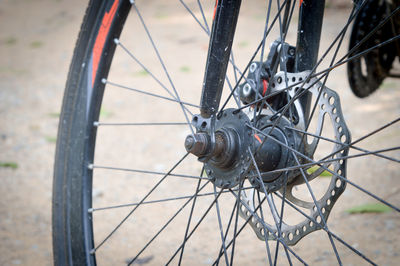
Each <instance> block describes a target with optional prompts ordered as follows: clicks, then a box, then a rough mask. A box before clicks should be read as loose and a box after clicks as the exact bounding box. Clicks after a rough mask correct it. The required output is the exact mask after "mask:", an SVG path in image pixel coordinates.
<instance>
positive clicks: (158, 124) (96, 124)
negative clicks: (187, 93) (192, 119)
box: [93, 121, 187, 127]
mask: <svg viewBox="0 0 400 266" xmlns="http://www.w3.org/2000/svg"><path fill="white" fill-rule="evenodd" d="M93 125H94V126H95V127H99V126H186V125H187V123H186V122H165V123H106V122H98V121H95V122H93Z"/></svg>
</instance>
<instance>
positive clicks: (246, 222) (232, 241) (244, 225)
mask: <svg viewBox="0 0 400 266" xmlns="http://www.w3.org/2000/svg"><path fill="white" fill-rule="evenodd" d="M239 198H240V196H239V197H237V198H236V199H237V201H238V199H239ZM265 199H266V197H264V198H263V200H262V201H261V202H260V204H259V205H258V206H257V208H255V210H254V211H255V212H257V211H258V209H259V208H260V206H261V204H262V203H264V201H265ZM239 201H240V200H239ZM238 206H239V203H238ZM237 213H238V212H237ZM251 218H252V217H249V218H247V219H246V221H245V222H244V224H243V225H242V226H241V227H240V229H239V231H237V233H236V232H235V234H234V235H233V239H232V240H231V241H230V242H229V243H228V245H227V246H226V248H229V247H230V246H231V245H234V243H235V240H236V238H237V237H238V236H239V235H240V233H241V232H242V231H243V229H244V228H245V227H246V225H247V224H248V223H249V222H250V220H251ZM222 255H223V250H222V248H221V250H220V253H219V255H218V258H217V259H216V260H215V261H214V263H213V264H212V265H213V266H214V265H218V263H219V259H220V258H221V257H222Z"/></svg>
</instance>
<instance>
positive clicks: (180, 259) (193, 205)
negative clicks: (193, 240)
mask: <svg viewBox="0 0 400 266" xmlns="http://www.w3.org/2000/svg"><path fill="white" fill-rule="evenodd" d="M203 172H204V166H203V168H202V169H201V175H203ZM200 183H201V180H199V182H198V183H197V188H196V192H195V198H194V200H193V203H192V208H190V214H189V218H188V222H187V225H186V230H185V236H184V237H183V247H182V250H181V254H180V256H179V263H178V265H181V262H182V257H183V251H184V249H185V243H186V241H185V240H186V237H187V233H188V232H189V227H190V222H191V221H192V216H193V212H194V207H195V206H196V201H197V197H198V195H199V194H198V193H199V187H200Z"/></svg>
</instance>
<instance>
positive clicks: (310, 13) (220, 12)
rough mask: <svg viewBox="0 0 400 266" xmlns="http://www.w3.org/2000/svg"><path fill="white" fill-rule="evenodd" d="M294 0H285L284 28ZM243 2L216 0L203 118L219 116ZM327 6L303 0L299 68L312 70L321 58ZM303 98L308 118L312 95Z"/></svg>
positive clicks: (299, 27)
mask: <svg viewBox="0 0 400 266" xmlns="http://www.w3.org/2000/svg"><path fill="white" fill-rule="evenodd" d="M278 4H279V1H278ZM290 4H291V0H286V1H285V5H286V8H285V13H284V16H283V25H284V26H283V28H285V25H286V24H287V19H288V13H289V7H290ZM240 5H241V0H217V3H216V7H215V13H214V20H213V25H212V31H211V35H210V45H209V50H208V55H207V63H206V70H205V75H204V81H203V88H202V96H201V103H200V107H201V108H200V113H201V116H202V117H203V118H210V117H212V116H215V114H216V112H217V111H218V107H219V103H220V100H221V95H222V88H223V85H224V80H225V75H226V70H227V65H228V62H229V57H230V54H231V48H232V42H233V38H234V33H235V29H236V24H237V19H238V15H239V10H240ZM324 8H325V0H321V1H319V0H304V1H300V13H299V26H298V33H297V44H296V46H297V50H296V59H295V70H296V72H301V71H305V70H311V69H312V67H313V66H314V65H315V64H316V62H317V58H318V50H319V41H320V37H321V28H322V20H323V16H324ZM244 72H246V71H244ZM242 75H244V73H243V74H242ZM236 87H237V86H236ZM236 87H235V88H234V89H236ZM300 101H301V104H302V106H303V110H305V111H304V112H305V114H304V117H305V118H307V117H308V114H309V109H310V108H309V106H310V104H309V103H310V95H307V94H306V95H304V96H303V97H302V98H301V99H300ZM211 121H213V119H211ZM212 128H213V127H212Z"/></svg>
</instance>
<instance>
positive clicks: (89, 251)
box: [53, 0, 400, 265]
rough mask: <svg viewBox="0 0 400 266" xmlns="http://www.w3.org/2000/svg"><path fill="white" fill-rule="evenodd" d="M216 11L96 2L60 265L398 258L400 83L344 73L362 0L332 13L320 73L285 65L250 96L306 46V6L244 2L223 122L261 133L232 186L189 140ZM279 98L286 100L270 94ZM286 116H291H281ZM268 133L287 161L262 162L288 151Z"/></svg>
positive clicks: (85, 42) (59, 241) (72, 142)
mask: <svg viewBox="0 0 400 266" xmlns="http://www.w3.org/2000/svg"><path fill="white" fill-rule="evenodd" d="M301 2H302V3H303V4H304V3H306V4H307V1H301ZM359 2H362V1H359ZM214 4H215V3H210V2H206V1H176V2H173V3H172V2H171V3H170V2H167V1H143V2H141V1H123V0H109V1H91V3H90V4H89V8H88V10H87V14H86V17H85V20H84V23H83V26H82V31H81V34H80V37H79V39H78V44H77V48H76V50H75V54H74V59H73V62H72V66H71V71H70V74H69V80H68V83H67V89H66V93H65V97H64V103H63V111H62V115H61V118H60V128H59V137H58V143H57V155H56V164H55V165H56V167H55V177H54V190H53V193H54V194H53V246H54V247H53V249H54V258H55V262H56V264H57V265H62V264H77V265H81V264H88V265H95V264H96V263H97V264H99V265H110V264H111V265H115V264H132V265H135V264H149V265H162V264H172V265H175V264H183V265H202V264H204V265H210V264H215V265H217V264H219V263H221V264H222V265H224V264H228V265H231V264H238V265H247V264H254V265H265V264H278V265H287V264H316V263H321V264H324V265H326V264H350V263H351V264H362V263H370V264H374V263H377V264H393V265H394V264H395V263H396V262H397V261H398V256H399V255H400V254H399V253H398V252H399V250H400V247H399V244H398V243H399V241H400V237H399V235H400V234H398V228H400V220H399V216H398V212H399V211H400V210H399V207H397V206H399V205H400V204H399V201H400V197H399V195H400V193H399V190H400V182H399V180H398V177H399V174H398V170H400V169H399V158H400V154H399V146H400V142H399V132H400V131H399V130H400V129H399V123H398V122H399V120H400V115H399V114H400V110H399V105H398V102H399V101H400V94H399V91H398V90H396V89H395V87H396V86H398V85H400V84H399V82H397V81H396V80H390V79H388V82H387V83H384V85H383V86H384V88H385V89H383V90H379V91H378V92H377V93H376V94H374V96H373V98H368V99H365V100H359V99H356V98H355V97H353V96H352V95H351V92H350V89H348V84H347V83H346V76H345V69H344V67H339V66H341V64H342V63H343V62H345V61H346V60H347V56H346V55H347V54H346V53H347V51H346V47H347V44H346V38H347V35H344V33H345V32H346V30H349V29H347V28H348V27H349V25H350V23H351V22H352V21H353V20H354V17H355V16H356V14H358V12H360V9H361V8H362V6H363V3H359V4H358V6H355V7H354V8H353V9H350V8H349V9H345V10H342V11H343V12H340V13H339V12H336V10H332V9H327V10H325V19H324V25H323V30H322V33H323V34H322V37H321V44H320V49H319V50H320V53H319V54H320V56H323V58H325V59H324V60H322V61H321V63H319V65H318V66H317V67H316V69H314V70H313V71H314V72H313V73H311V74H312V78H310V72H309V71H306V72H300V73H292V72H294V71H292V70H293V69H290V64H288V65H286V66H283V67H282V65H281V66H280V67H278V68H276V69H272V71H271V73H270V74H269V78H268V80H267V79H265V81H266V83H264V82H263V81H261V80H259V81H257V80H255V83H254V84H255V86H260V87H261V88H262V91H261V94H262V95H256V96H254V98H252V99H251V100H250V98H251V97H247V98H246V97H243V95H244V94H245V92H246V90H247V87H246V84H250V85H249V86H250V87H249V88H252V85H251V84H252V82H253V80H254V77H253V76H254V75H252V73H256V72H257V71H258V70H259V67H260V65H261V64H260V62H261V61H262V62H266V61H267V59H268V55H269V54H271V51H272V50H273V47H274V43H275V44H276V45H277V46H276V47H278V46H279V45H280V47H288V51H289V52H288V54H290V49H291V48H294V49H295V50H296V34H297V29H298V22H297V21H296V20H297V17H298V16H297V13H298V9H299V2H297V1H266V2H264V1H252V2H251V3H250V2H243V3H242V5H241V9H240V15H239V20H238V25H237V28H236V33H235V38H234V43H233V46H232V53H231V58H230V64H229V66H228V73H227V77H226V80H225V85H224V92H223V97H222V101H221V104H220V107H223V108H224V111H223V112H222V111H221V112H220V113H221V117H220V118H219V121H223V122H219V124H218V123H217V125H219V129H220V130H221V131H223V130H225V129H226V130H227V131H228V129H229V128H230V129H235V127H241V126H243V127H244V128H246V129H244V131H245V132H250V133H249V134H248V136H246V138H244V137H243V138H242V136H240V137H239V138H240V139H241V140H244V142H246V141H247V139H251V141H249V143H250V142H251V144H249V147H248V148H249V153H247V151H245V152H246V153H245V152H244V153H243V154H244V155H246V156H244V157H247V158H241V159H239V161H235V165H236V163H238V164H240V163H242V162H243V165H245V166H243V169H239V170H243V171H238V172H243V174H242V173H241V174H240V178H238V179H240V180H238V184H239V185H235V186H232V187H229V186H226V187H223V185H221V183H218V182H219V181H220V180H221V178H219V176H216V174H214V173H212V172H209V170H210V168H209V167H207V164H206V167H205V169H204V163H203V162H200V161H199V160H198V159H197V157H196V156H194V155H192V154H188V153H187V151H186V150H185V146H184V142H185V138H186V137H187V136H188V135H191V134H194V133H196V128H195V127H194V126H193V125H192V119H193V116H195V115H198V114H199V113H200V111H199V102H200V98H201V88H202V82H203V77H204V69H205V63H206V59H207V51H208V46H209V34H210V30H211V26H212V21H213V16H214V12H215V11H214V8H215V7H214ZM393 10H394V9H393ZM286 26H287V27H286ZM395 37H396V36H395ZM371 38H373V35H372V37H371ZM396 38H397V37H396ZM270 44H272V45H270ZM285 45H287V46H285ZM280 49H281V50H282V48H280ZM360 52H362V51H358V53H360ZM278 55H279V56H283V54H282V53H278ZM355 55H357V54H355ZM352 56H354V53H353V54H352ZM332 66H334V67H332ZM285 68H286V69H285ZM256 70H257V71H256ZM309 70H312V69H311V68H310V69H309ZM260 71H261V70H260ZM330 71H331V72H330ZM326 74H329V75H326ZM328 77H329V78H328ZM325 78H327V79H325ZM307 79H309V80H308V82H307V84H308V85H307V84H306V83H305V82H304V83H302V82H303V81H306V80H307ZM282 80H283V82H282ZM285 80H286V82H285ZM258 82H259V83H258ZM311 83H313V84H311ZM296 86H302V87H303V89H301V88H300V89H297V88H296ZM291 87H293V90H291V89H290V88H291ZM235 88H236V89H235ZM264 89H265V91H263V90H264ZM304 89H306V90H309V91H310V93H311V94H312V102H311V106H310V113H311V114H312V117H311V118H310V119H309V120H308V119H305V118H304V117H303V116H302V114H301V112H300V111H301V110H302V109H301V108H300V107H299V105H298V103H297V102H298V101H297V100H295V99H296V97H298V95H299V94H300V93H301V92H302V91H304ZM232 90H235V92H233V93H232V95H233V97H229V95H230V92H231V91H232ZM271 91H274V92H275V93H276V96H275V97H270V98H268V99H265V98H266V96H268V95H266V93H271ZM281 91H282V92H281ZM280 92H281V93H280ZM246 95H247V94H246ZM249 95H250V94H249ZM240 96H242V98H240ZM260 98H261V99H263V100H258V101H257V99H260ZM254 101H256V103H254ZM225 102H226V103H227V104H226V105H223V104H224V103H225ZM252 102H253V104H249V103H252ZM286 106H288V107H287V108H286ZM260 107H261V108H260ZM255 108H256V109H255ZM257 108H260V109H257ZM285 108H286V110H285ZM239 110H240V112H239ZM282 110H285V112H283V111H282ZM286 111H287V112H286ZM280 113H283V114H284V115H283V116H282V118H280V120H281V121H283V122H276V124H274V123H275V121H277V120H276V117H279V115H280ZM224 114H225V115H226V116H224ZM241 115H242V116H243V117H239V116H241ZM224 117H226V118H224ZM237 121H241V122H240V123H238V122H237ZM226 125H229V126H230V127H229V126H226ZM232 125H234V126H232ZM271 128H276V129H271ZM350 131H351V139H350ZM224 132H225V131H224ZM227 134H228V133H227ZM268 136H270V138H269V140H267V139H268ZM271 139H275V141H273V140H271ZM276 140H277V141H278V142H276ZM242 142H243V141H242ZM257 142H265V145H269V146H270V147H276V150H279V151H280V155H279V157H280V160H277V161H278V163H277V164H278V166H277V165H274V164H271V166H264V164H265V163H266V162H267V161H268V162H270V161H273V160H275V159H274V158H275V157H274V156H270V155H269V153H268V152H270V151H271V150H269V151H268V152H265V154H264V155H265V156H264V157H262V156H259V155H258V153H259V152H260V151H259V150H261V153H262V151H263V150H262V149H261V148H259V146H257V145H259V144H257ZM291 144H293V146H292V145H291ZM257 149H259V150H257ZM285 156H286V157H285ZM283 157H285V159H284V160H283V159H282V158H283ZM265 158H267V159H265ZM244 162H245V163H244ZM346 166H347V172H346ZM235 167H236V166H235ZM232 168H234V167H232ZM232 168H230V169H232ZM260 170H261V171H260ZM235 173H236V172H235ZM224 178H226V179H229V180H230V181H233V180H234V178H233V177H232V179H230V177H229V176H228V175H225V176H224ZM258 178H260V179H262V180H263V183H262V184H258V183H257V182H258ZM217 181H218V182H217ZM221 187H222V188H221ZM266 192H267V193H266ZM282 199H283V200H282ZM377 212H379V213H378V214H377ZM393 232H395V233H393ZM266 236H267V237H266Z"/></svg>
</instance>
